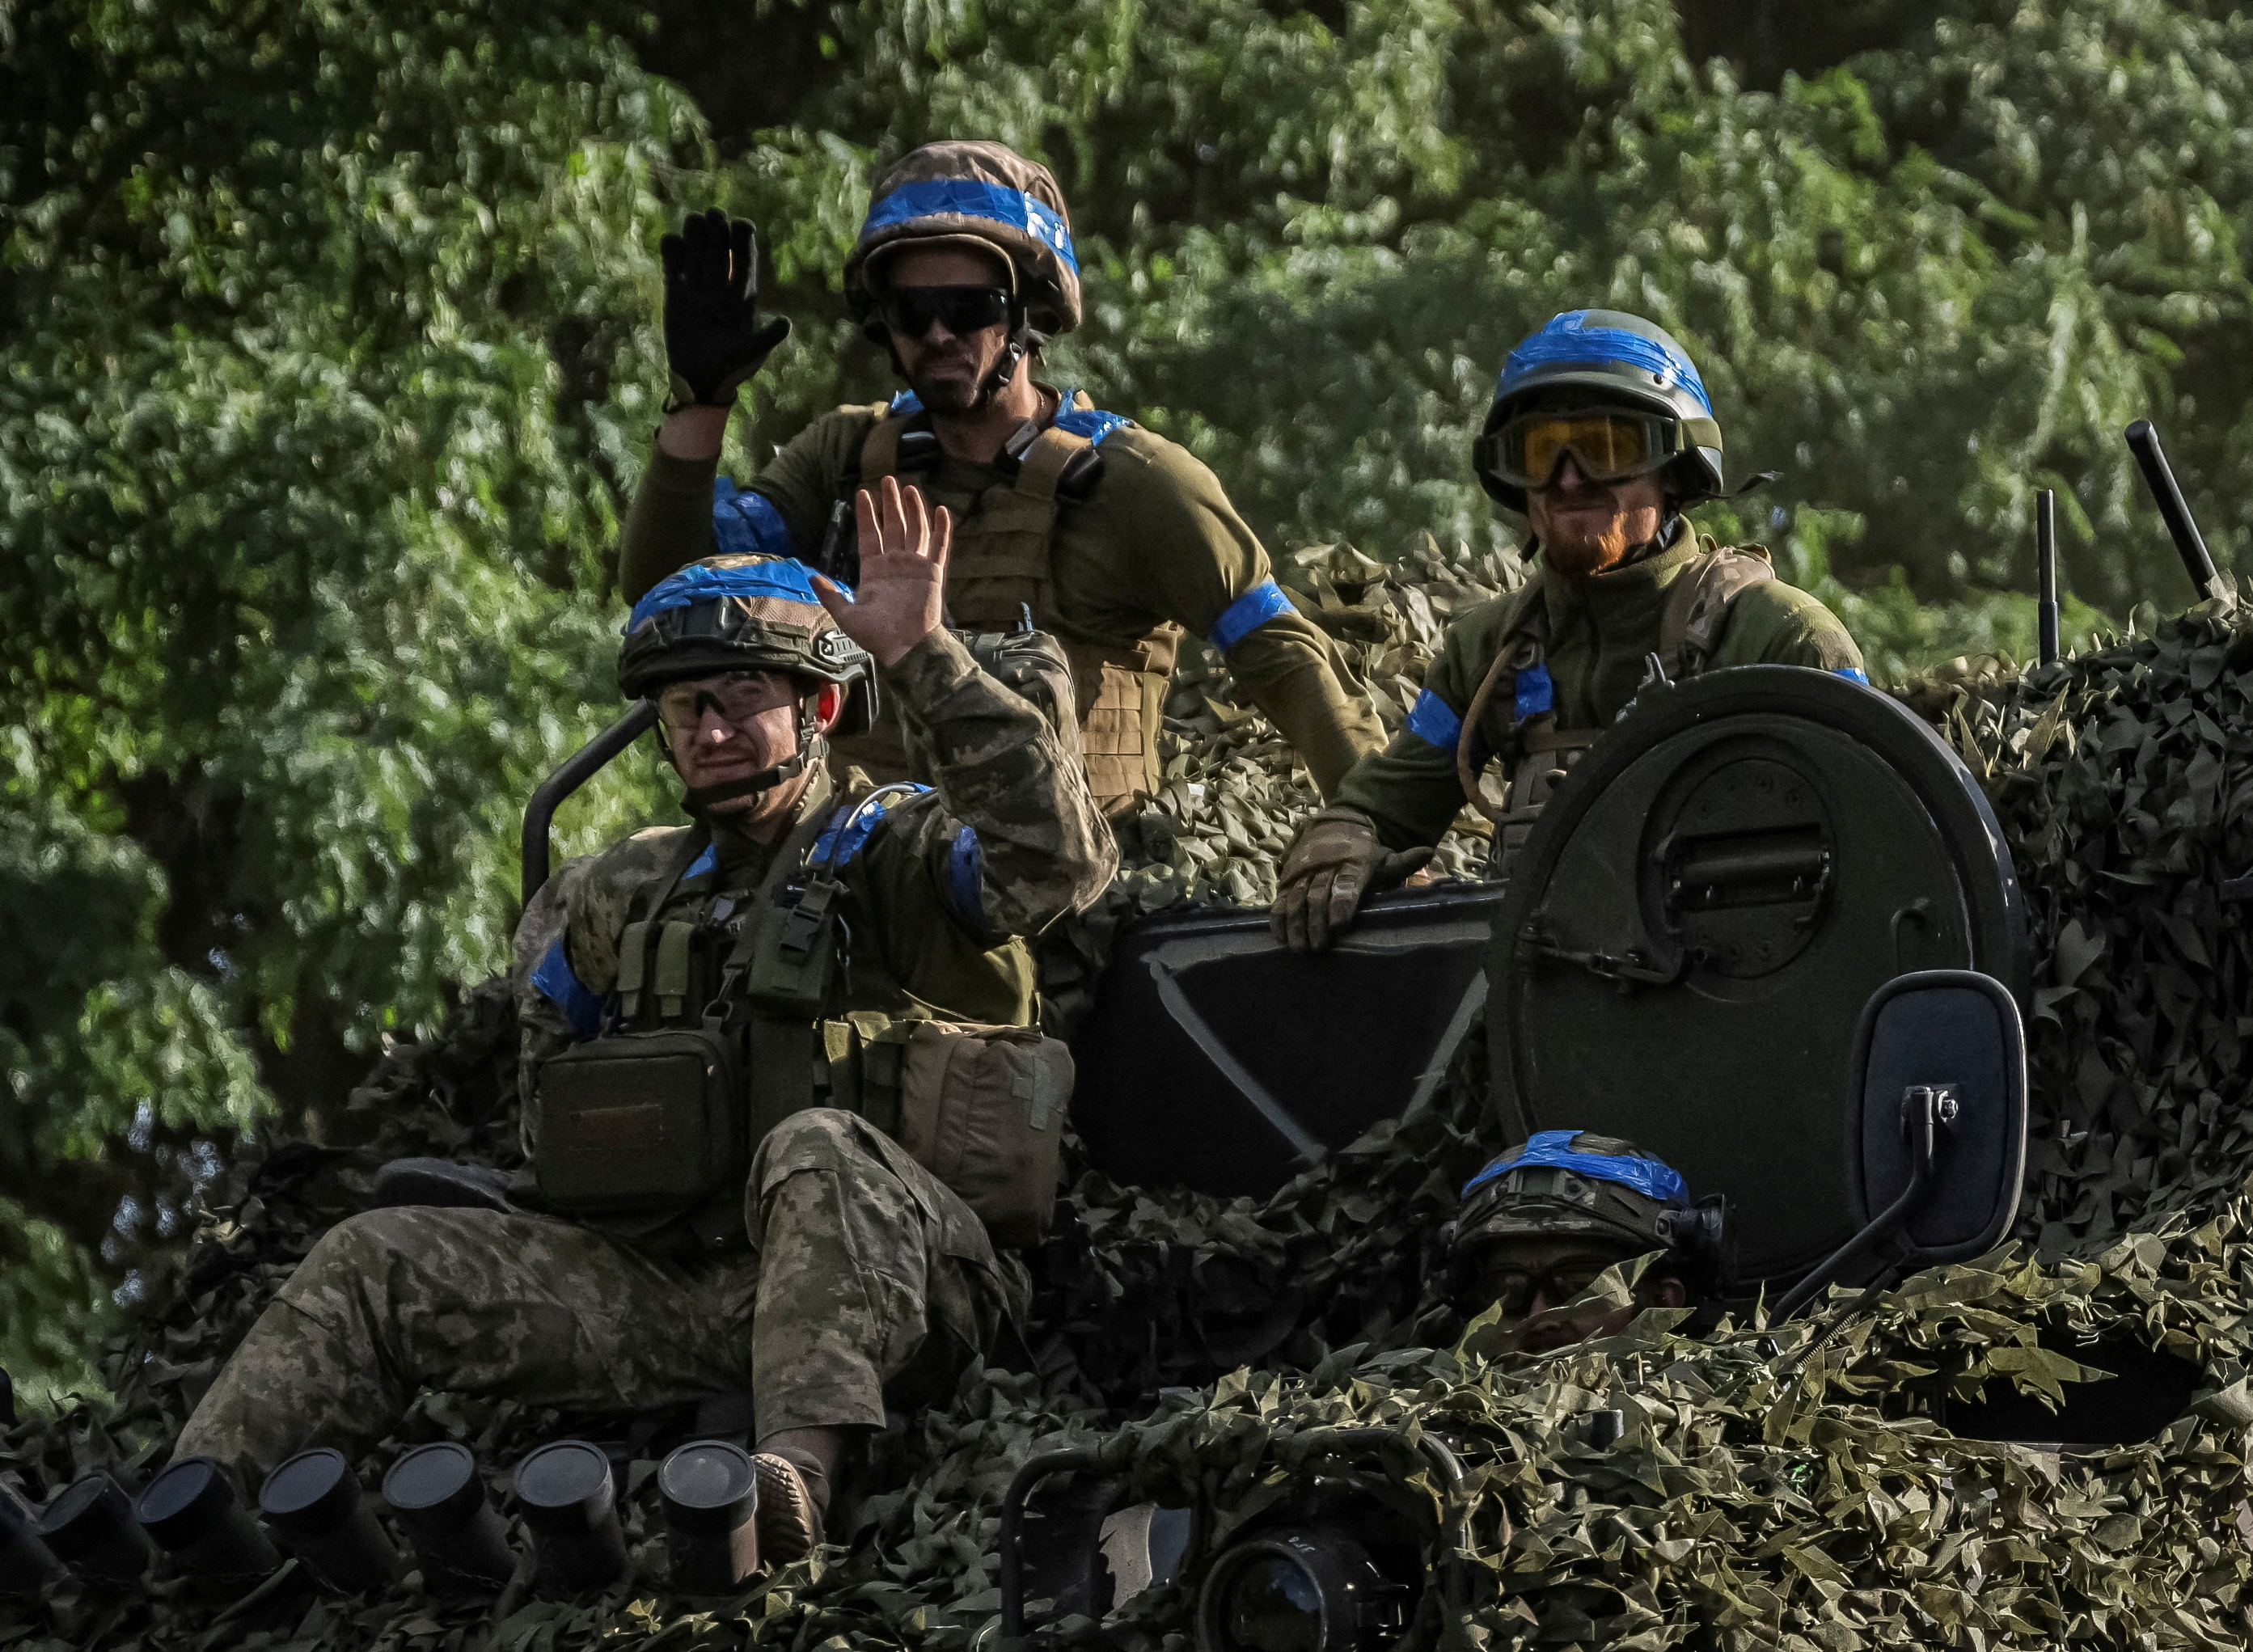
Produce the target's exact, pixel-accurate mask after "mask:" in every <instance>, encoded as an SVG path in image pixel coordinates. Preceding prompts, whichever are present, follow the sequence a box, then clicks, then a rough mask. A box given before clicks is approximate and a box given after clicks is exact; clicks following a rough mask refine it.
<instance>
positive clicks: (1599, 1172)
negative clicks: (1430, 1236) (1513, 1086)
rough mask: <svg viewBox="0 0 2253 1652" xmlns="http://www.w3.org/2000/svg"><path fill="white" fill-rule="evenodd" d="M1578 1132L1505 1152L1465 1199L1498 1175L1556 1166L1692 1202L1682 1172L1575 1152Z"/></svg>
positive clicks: (1669, 1200)
mask: <svg viewBox="0 0 2253 1652" xmlns="http://www.w3.org/2000/svg"><path fill="white" fill-rule="evenodd" d="M1579 1134H1580V1132H1579V1131H1577V1130H1543V1131H1540V1132H1538V1133H1536V1134H1535V1135H1534V1137H1533V1139H1532V1140H1531V1141H1529V1142H1527V1143H1526V1144H1525V1145H1524V1147H1521V1148H1519V1149H1518V1150H1517V1152H1516V1153H1505V1154H1503V1155H1502V1157H1500V1158H1499V1159H1496V1161H1494V1162H1493V1163H1491V1164H1489V1165H1488V1166H1487V1168H1485V1169H1483V1170H1482V1171H1480V1172H1479V1173H1478V1175H1475V1176H1473V1177H1472V1178H1471V1179H1470V1180H1469V1181H1466V1182H1465V1183H1463V1197H1465V1198H1466V1199H1468V1198H1469V1197H1470V1195H1471V1193H1472V1190H1473V1189H1475V1188H1482V1187H1484V1186H1485V1185H1486V1184H1487V1183H1488V1182H1489V1181H1493V1180H1494V1179H1495V1178H1496V1176H1500V1175H1508V1174H1509V1173H1510V1171H1512V1170H1522V1169H1527V1168H1538V1167H1540V1166H1545V1165H1547V1166H1554V1167H1555V1168H1558V1169H1559V1170H1571V1171H1574V1172H1577V1173H1578V1174H1579V1175H1584V1176H1590V1177H1593V1178H1594V1179H1595V1180H1596V1181H1612V1182H1616V1183H1618V1184H1619V1185H1620V1186H1621V1187H1622V1188H1634V1189H1635V1190H1636V1192H1637V1193H1640V1194H1642V1195H1643V1196H1644V1197H1646V1198H1650V1199H1656V1200H1657V1201H1658V1202H1660V1203H1661V1204H1669V1205H1673V1206H1676V1207H1677V1208H1681V1207H1686V1206H1687V1205H1688V1204H1689V1202H1690V1184H1689V1183H1688V1182H1686V1181H1683V1180H1682V1175H1681V1173H1680V1172H1679V1171H1678V1170H1676V1169H1675V1168H1673V1167H1672V1166H1671V1165H1667V1164H1662V1163H1661V1162H1660V1161H1657V1160H1656V1159H1628V1158H1616V1159H1615V1158H1613V1157H1612V1156H1611V1155H1610V1154H1601V1153H1574V1152H1573V1137H1574V1136H1577V1135H1579Z"/></svg>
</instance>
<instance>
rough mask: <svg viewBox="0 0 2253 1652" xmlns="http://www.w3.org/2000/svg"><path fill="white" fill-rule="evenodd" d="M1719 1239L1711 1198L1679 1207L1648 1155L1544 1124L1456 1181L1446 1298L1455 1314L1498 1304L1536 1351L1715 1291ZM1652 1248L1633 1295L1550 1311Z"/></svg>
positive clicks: (1681, 1196) (1679, 1198)
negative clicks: (1654, 1254)
mask: <svg viewBox="0 0 2253 1652" xmlns="http://www.w3.org/2000/svg"><path fill="white" fill-rule="evenodd" d="M1725 1245H1726V1240H1725V1237H1724V1231H1723V1207H1722V1206H1721V1204H1720V1202H1719V1200H1707V1201H1704V1202H1700V1203H1698V1204H1695V1205H1693V1204H1691V1202H1690V1193H1689V1188H1688V1187H1687V1186H1686V1185H1685V1183H1684V1181H1683V1180H1682V1177H1681V1175H1679V1174H1678V1172H1676V1171H1675V1170H1674V1169H1672V1168H1671V1167H1669V1166H1668V1165H1667V1164H1666V1163H1665V1162H1664V1161H1662V1160H1660V1159H1658V1158H1657V1156H1656V1155H1654V1154H1649V1153H1646V1152H1644V1151H1643V1149H1642V1148H1640V1147H1636V1145H1635V1144H1634V1143H1633V1142H1629V1141H1622V1140H1619V1139H1618V1138H1617V1137H1614V1136H1599V1135H1593V1134H1591V1133H1587V1132H1586V1131H1581V1132H1578V1133H1575V1132H1573V1131H1570V1130H1544V1131H1541V1132H1540V1133H1538V1134H1536V1135H1535V1136H1534V1138H1533V1139H1532V1140H1531V1141H1528V1142H1525V1143H1524V1144H1523V1145H1521V1146H1519V1147H1512V1148H1511V1149H1510V1151H1509V1152H1508V1153H1505V1154H1503V1155H1502V1156H1501V1157H1500V1158H1498V1159H1496V1160H1495V1161H1493V1162H1492V1163H1491V1164H1489V1165H1488V1166H1487V1168H1485V1169H1483V1170H1482V1171H1480V1172H1479V1173H1478V1175H1475V1176H1473V1177H1472V1178H1471V1179H1470V1181H1468V1183H1467V1184H1465V1186H1464V1188H1463V1206H1462V1211H1461V1215H1459V1216H1457V1217H1456V1218H1455V1235H1454V1246H1453V1258H1454V1279H1453V1281H1452V1289H1451V1290H1450V1293H1449V1294H1450V1295H1452V1296H1453V1297H1454V1300H1456V1302H1457V1303H1459V1304H1460V1305H1461V1307H1462V1309H1463V1311H1464V1312H1465V1313H1467V1314H1478V1313H1482V1312H1484V1311H1485V1309H1486V1308H1487V1307H1489V1306H1498V1307H1500V1309H1501V1311H1502V1317H1503V1326H1504V1328H1506V1329H1509V1328H1517V1327H1520V1326H1523V1327H1524V1328H1523V1330H1522V1331H1521V1332H1520V1333H1519V1335H1520V1336H1521V1338H1522V1342H1521V1346H1523V1347H1524V1348H1525V1349H1527V1350H1528V1351H1530V1352H1532V1353H1536V1354H1540V1353H1546V1352H1547V1351H1548V1350H1550V1349H1556V1348H1563V1347H1566V1346H1567V1345H1568V1344H1571V1343H1573V1342H1586V1341H1587V1340H1588V1339H1589V1338H1591V1337H1596V1336H1615V1335H1618V1334H1619V1333H1620V1332H1622V1331H1623V1330H1625V1329H1626V1328H1628V1324H1629V1321H1632V1320H1633V1319H1634V1318H1635V1316H1636V1314H1640V1313H1641V1312H1642V1311H1643V1309H1644V1308H1647V1307H1693V1306H1695V1305H1697V1304H1698V1302H1700V1301H1702V1300H1705V1299H1706V1298H1708V1297H1710V1296H1712V1295H1713V1294H1715V1293H1717V1292H1718V1291H1719V1289H1720V1288H1721V1287H1722V1286H1723V1283H1724V1279H1723V1276H1724V1274H1725V1273H1726V1260H1725V1258H1726V1249H1725ZM1651 1251H1659V1252H1662V1253H1663V1254H1662V1255H1661V1257H1660V1258H1659V1259H1658V1260H1657V1261H1656V1262H1654V1263H1653V1264H1652V1265H1650V1267H1649V1268H1647V1269H1645V1270H1644V1272H1643V1277H1642V1278H1641V1279H1639V1280H1638V1281H1637V1282H1636V1294H1635V1300H1633V1301H1631V1302H1626V1303H1617V1304H1606V1303H1601V1302H1595V1303H1590V1304H1588V1305H1587V1306H1586V1307H1582V1308H1580V1309H1578V1310H1576V1311H1575V1312H1573V1313H1572V1314H1563V1313H1559V1312H1558V1311H1557V1310H1559V1309H1562V1308H1564V1307H1567V1306H1568V1305H1570V1304H1572V1303H1573V1302H1576V1301H1578V1300H1580V1298H1581V1297H1583V1296H1585V1295H1587V1292H1588V1287H1589V1286H1592V1285H1594V1283H1595V1281H1596V1278H1597V1276H1598V1275H1599V1274H1601V1273H1602V1272H1603V1271H1604V1270H1605V1269H1606V1268H1608V1267H1611V1266H1613V1265H1615V1264H1618V1263H1621V1262H1625V1261H1628V1260H1629V1259H1631V1258H1635V1257H1638V1256H1644V1255H1648V1254H1649V1253H1650V1252H1651ZM1536 1316H1541V1317H1538V1318H1537V1317H1536ZM1526 1321H1532V1322H1531V1324H1527V1323H1526Z"/></svg>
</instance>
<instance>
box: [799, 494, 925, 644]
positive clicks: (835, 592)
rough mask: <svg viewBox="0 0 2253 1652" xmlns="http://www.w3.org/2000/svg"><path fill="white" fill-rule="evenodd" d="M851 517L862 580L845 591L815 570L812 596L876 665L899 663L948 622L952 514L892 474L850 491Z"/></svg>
mask: <svg viewBox="0 0 2253 1652" xmlns="http://www.w3.org/2000/svg"><path fill="white" fill-rule="evenodd" d="M853 517H854V525H855V526H857V527H858V528H859V530H860V535H861V583H860V585H859V587H858V588H857V589H855V590H854V594H853V595H852V596H847V595H846V594H845V589H844V587H842V586H841V585H838V584H836V583H835V582H833V581H831V580H829V579H827V578H826V577H825V576H823V575H820V574H816V575H814V576H813V590H814V595H816V596H819V597H820V598H821V605H822V606H823V607H824V608H826V609H827V610H829V612H830V615H831V617H833V618H834V619H835V620H836V622H837V624H838V627H839V628H840V629H841V630H842V631H844V633H845V634H846V635H847V637H850V638H852V639H853V640H854V642H856V643H858V644H860V645H861V647H863V648H865V649H867V650H868V652H869V653H870V654H871V655H873V656H874V657H875V661H876V663H877V664H878V665H879V666H896V665H898V664H899V663H900V661H901V660H903V659H906V658H907V656H908V654H909V652H910V650H912V649H913V648H914V647H915V645H917V643H919V642H921V641H922V640H923V639H924V638H926V637H928V636H930V635H931V632H933V631H937V630H938V628H939V626H940V624H943V623H944V622H945V616H946V555H947V552H948V550H949V549H950V548H951V547H952V546H953V543H954V518H953V517H952V516H951V515H950V514H948V512H947V509H946V507H945V505H931V504H930V503H929V501H927V500H926V499H925V498H924V496H923V490H922V489H920V488H918V487H916V486H914V485H913V484H910V485H909V486H907V487H902V486H901V485H900V484H899V481H898V479H897V478H896V477H889V476H888V477H885V478H884V479H883V481H882V484H880V485H879V486H878V487H877V488H875V489H874V490H872V489H868V488H862V489H861V491H860V492H858V493H857V494H855V495H854V498H853Z"/></svg>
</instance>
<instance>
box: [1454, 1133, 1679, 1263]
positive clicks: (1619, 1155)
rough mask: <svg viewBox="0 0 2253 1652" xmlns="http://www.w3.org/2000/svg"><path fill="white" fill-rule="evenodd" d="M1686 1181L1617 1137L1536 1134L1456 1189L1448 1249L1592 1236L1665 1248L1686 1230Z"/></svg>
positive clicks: (1637, 1246) (1645, 1247)
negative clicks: (1457, 1210) (1459, 1194)
mask: <svg viewBox="0 0 2253 1652" xmlns="http://www.w3.org/2000/svg"><path fill="white" fill-rule="evenodd" d="M1690 1209H1691V1204H1690V1188H1689V1184H1688V1183H1686V1182H1685V1181H1683V1180H1682V1177H1681V1175H1680V1173H1679V1172H1678V1171H1676V1170H1675V1169H1674V1168H1672V1167H1671V1166H1670V1165H1668V1164H1667V1163H1666V1161H1664V1160H1663V1159H1661V1158H1659V1157H1658V1156H1657V1154H1651V1153H1646V1152H1645V1151H1644V1150H1643V1148H1641V1147H1636V1145H1635V1144H1634V1143H1633V1142H1631V1141H1627V1140H1622V1139H1621V1138H1619V1137H1617V1136H1599V1135H1596V1134H1594V1133H1591V1132H1588V1131H1585V1130H1583V1131H1572V1130H1544V1131H1541V1132H1539V1133H1537V1134H1536V1135H1535V1136H1534V1137H1533V1139H1532V1140H1530V1141H1527V1142H1525V1143H1524V1144H1523V1145H1522V1146H1519V1147H1512V1148H1511V1149H1510V1151H1509V1152H1508V1153H1505V1154H1502V1156H1501V1157H1499V1158H1497V1159H1496V1160H1494V1161H1492V1162H1491V1163H1489V1165H1488V1166H1487V1167H1486V1168H1485V1169H1483V1170H1482V1171H1480V1172H1479V1173H1478V1175H1475V1176H1473V1177H1472V1178H1471V1179H1470V1180H1469V1181H1468V1182H1466V1183H1464V1184H1463V1206H1462V1211H1461V1215H1460V1216H1457V1217H1456V1219H1455V1245H1456V1248H1457V1249H1458V1250H1460V1251H1465V1252H1470V1251H1479V1250H1483V1249H1484V1248H1485V1247H1486V1246H1488V1245H1489V1244H1496V1243H1497V1242H1499V1241H1501V1240H1504V1239H1596V1240H1600V1241H1601V1242H1602V1243H1603V1244H1617V1245H1627V1246H1630V1247H1632V1248H1633V1249H1635V1250H1636V1251H1671V1250H1672V1249H1674V1248H1675V1246H1676V1245H1677V1244H1678V1242H1679V1241H1680V1239H1681V1237H1682V1236H1683V1233H1684V1231H1685V1229H1686V1228H1687V1227H1688V1226H1689V1225H1690V1224H1689V1223H1688V1222H1687V1221H1686V1218H1687V1216H1688V1215H1689V1212H1690Z"/></svg>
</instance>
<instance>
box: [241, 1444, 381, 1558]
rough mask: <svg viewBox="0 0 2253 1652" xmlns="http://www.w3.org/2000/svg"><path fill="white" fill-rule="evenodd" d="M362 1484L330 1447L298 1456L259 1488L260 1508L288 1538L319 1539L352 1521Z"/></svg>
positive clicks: (337, 1453)
mask: <svg viewBox="0 0 2253 1652" xmlns="http://www.w3.org/2000/svg"><path fill="white" fill-rule="evenodd" d="M258 1508H259V1511H260V1512H261V1513H262V1514H263V1515H264V1516H266V1517H267V1518H268V1519H269V1520H270V1521H272V1522H273V1523H274V1524H275V1526H276V1529H278V1530H280V1531H281V1532H282V1534H283V1535H284V1536H285V1537H319V1536H320V1535H321V1534H322V1533H324V1532H327V1531H333V1530H336V1528H337V1527H338V1526H339V1525H341V1524H343V1523H345V1521H347V1520H349V1519H351V1518H352V1510H353V1509H357V1508H359V1480H358V1479H357V1478H356V1477H355V1476H354V1475H353V1474H352V1465H351V1464H350V1463H348V1462H346V1461H345V1454H344V1453H342V1452H340V1451H338V1450H336V1449H334V1448H333V1447H331V1446H316V1447H315V1448H314V1449H313V1450H311V1451H302V1452H299V1453H297V1454H296V1456H295V1457H292V1458H290V1459H289V1460H288V1461H287V1462H285V1463H283V1464H282V1466H281V1467H278V1468H276V1470H275V1471H274V1472H273V1473H272V1474H269V1475H267V1476H266V1483H265V1484H264V1485H262V1486H261V1487H260V1488H258Z"/></svg>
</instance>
